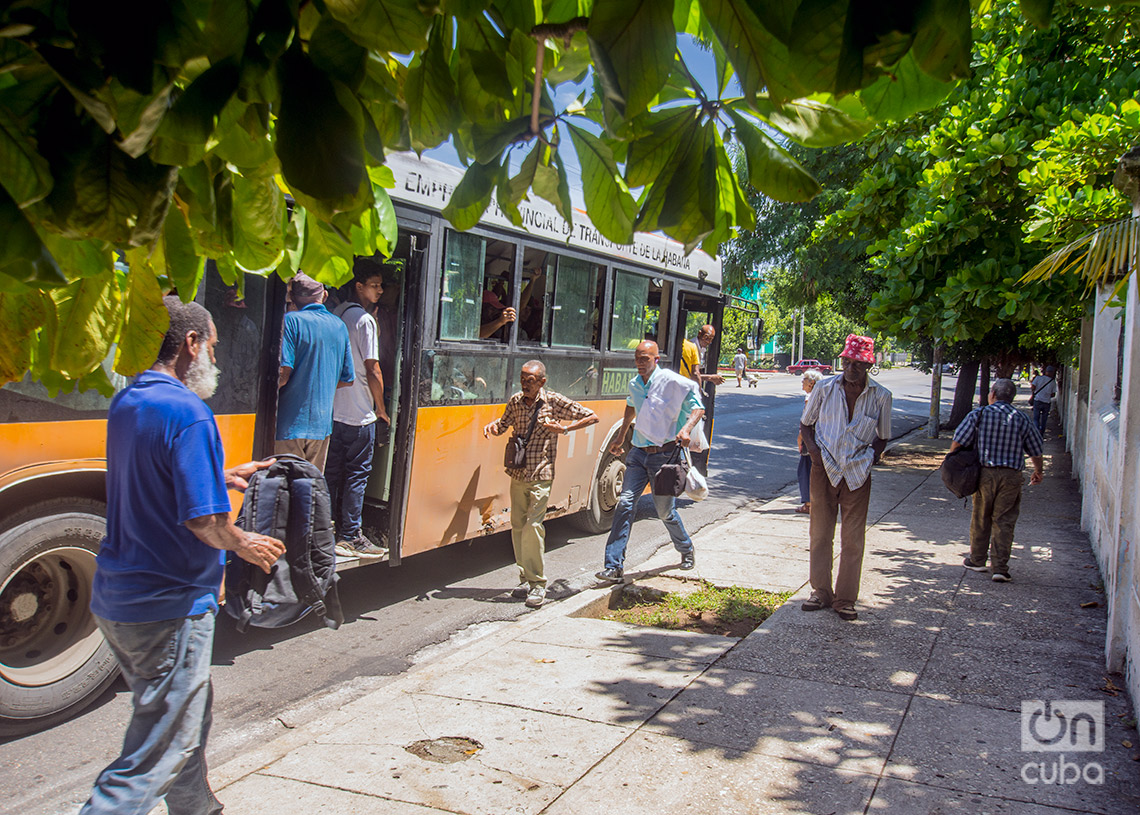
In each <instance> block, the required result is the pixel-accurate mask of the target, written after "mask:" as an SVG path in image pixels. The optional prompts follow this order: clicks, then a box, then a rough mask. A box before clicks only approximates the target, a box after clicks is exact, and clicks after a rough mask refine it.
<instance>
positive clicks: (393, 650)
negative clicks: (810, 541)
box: [0, 368, 953, 815]
mask: <svg viewBox="0 0 1140 815" xmlns="http://www.w3.org/2000/svg"><path fill="white" fill-rule="evenodd" d="M878 380H879V381H880V382H882V383H883V384H885V385H886V386H887V387H889V388H890V389H891V391H892V393H893V394H894V414H893V435H894V436H896V437H898V436H901V435H904V434H905V433H907V432H910V431H911V430H914V429H915V428H918V427H921V426H923V425H924V424H925V423H926V421H927V416H928V413H929V400H930V377H929V376H928V375H925V374H922V373H920V372H917V371H913V370H911V369H909V368H903V369H899V370H894V371H884V372H883V374H882V375H881V376H879V377H878ZM952 389H953V380H952V379H951V380H950V381H949V382H946V381H945V380H944V383H943V411H944V413H945V411H947V410H948V409H949V404H950V399H951V397H952V394H953V390H952ZM802 407H803V394H802V392H801V391H800V380H799V378H798V377H793V376H788V375H785V374H775V375H772V376H771V377H770V378H767V379H764V380H762V381H761V382H760V383H759V385H758V386H757V387H755V388H747V387H745V388H740V389H738V388H737V387H736V385H735V382H730V383H727V384H726V385H725V386H722V387H721V388H720V389H719V391H718V394H717V406H716V427H715V437H714V440H713V451H712V461H711V467H710V469H711V477H710V481H709V487H710V495H709V498H707V499H706V500H705V501H703V502H701V503H699V504H693V503H691V502H688V501H683V502H682V508H681V517H682V520H683V522H684V523H685V525H686V526H687V527H688V529H689V531H690V532H696V531H697V530H698V529H700V528H701V527H704V526H706V525H708V524H710V523H714V522H716V521H719V520H721V519H722V518H724V517H725V516H726V515H728V514H730V513H732V512H733V511H734V510H736V509H738V508H739V507H741V506H743V505H745V504H747V503H750V502H752V501H757V500H760V501H765V500H769V499H771V498H772V497H774V496H776V495H779V494H780V493H782V492H783V491H785V490H786V489H788V488H790V487H792V486H793V485H794V484H795V475H796V465H797V463H798V453H797V451H796V449H795V440H796V429H797V427H798V423H799V415H800V411H801V410H802ZM651 516H652V505H651V502H650V501H649V500H648V498H646V499H643V501H642V504H641V506H640V507H639V513H638V518H639V519H641V520H639V522H638V523H636V524H635V525H634V531H633V535H632V537H631V541H630V548H629V551H628V554H627V567H630V568H633V567H636V566H637V564H639V563H641V562H643V561H644V560H646V559H647V558H648V557H649V556H650V555H651V554H652V553H653V552H654V551H656V550H657V549H658V548H659V547H660V546H662V545H668V536H667V534H666V532H665V528H664V527H663V526H662V525H661V524H660V523H659V522H658V521H657V520H656V519H655V518H653V517H651ZM604 543H605V535H586V534H583V533H582V532H580V531H578V530H577V528H576V527H575V525H574V523H573V522H572V521H571V520H570V519H558V520H554V521H551V522H549V523H548V524H547V569H546V571H547V576H548V578H550V579H551V581H552V583H551V587H550V596H551V600H552V601H555V602H556V601H557V598H558V597H564V596H566V595H567V594H569V593H572V592H575V591H578V590H581V589H582V588H583V587H585V586H588V585H591V584H592V583H593V573H594V572H595V571H597V570H598V569H599V568H601V560H602V550H603V547H604ZM805 545H806V526H805ZM697 557H698V558H699V557H700V552H699V551H698V552H697ZM516 576H517V575H516V571H515V568H514V566H513V558H512V555H511V544H510V537H509V535H507V534H498V535H494V536H491V537H487V538H482V539H479V540H476V541H473V542H471V543H466V544H458V545H453V546H450V547H447V548H445V549H442V550H437V551H435V552H429V553H425V554H422V555H418V556H416V557H413V558H409V559H408V560H406V561H405V562H404V564H403V565H401V566H399V567H397V568H388V567H386V566H383V565H377V566H371V567H367V568H358V569H355V570H352V571H349V572H346V573H345V574H344V575H343V576H342V581H341V589H340V593H341V599H342V602H343V604H344V608H345V613H346V623H345V625H344V626H342V627H341V628H340V630H338V631H329V630H327V629H325V628H323V627H321V626H320V624H319V623H317V622H315V621H310V620H304V621H302V622H301V623H299V624H297V625H296V626H294V627H292V628H288V629H283V630H279V631H254V632H252V633H247V634H238V633H236V632H235V631H234V629H233V626H232V625H231V624H230V621H229V619H228V618H227V617H225V616H224V615H223V616H221V617H220V618H219V625H218V632H217V637H216V641H215V649H214V669H213V677H214V687H215V701H214V727H213V731H212V734H211V736H210V758H211V761H213V762H220V761H225V760H228V759H230V758H232V757H234V756H236V755H238V754H240V753H241V752H243V751H244V750H245V749H247V748H248V747H249V746H251V745H252V744H255V743H257V742H259V741H262V740H265V739H268V738H272V737H274V736H276V735H278V734H279V733H280V732H282V729H283V728H288V727H295V726H296V725H297V724H299V723H301V722H303V721H305V720H307V719H309V718H311V717H313V716H315V715H318V714H319V713H321V712H323V711H325V710H327V709H330V708H335V707H338V706H340V705H342V704H344V703H346V702H348V701H350V700H352V699H354V698H356V697H358V696H361V695H363V694H365V693H367V692H369V691H371V690H373V689H375V688H377V687H379V686H381V685H383V684H384V683H386V682H389V681H391V680H392V679H393V678H394V677H396V676H398V675H400V674H401V673H402V672H403V671H405V670H406V669H407V668H408V667H409V666H410V665H412V664H413V663H414V662H416V661H420V660H423V659H429V658H431V656H432V655H433V654H438V653H440V652H441V651H446V650H447V649H449V648H452V647H455V645H457V644H458V643H461V642H463V641H466V640H468V639H470V638H471V637H473V636H477V635H478V634H479V633H480V632H481V630H482V628H483V627H485V626H491V625H506V624H509V621H510V620H512V619H514V618H515V617H517V616H518V615H520V614H523V613H526V609H525V608H524V607H523V605H522V603H521V602H520V601H518V600H512V599H511V598H510V596H509V593H508V592H509V590H510V589H511V588H513V587H514V585H515V580H516ZM805 577H806V576H805ZM129 715H130V698H129V695H128V694H127V692H126V689H125V686H123V685H122V684H121V683H119V684H117V685H116V686H114V687H113V688H112V690H111V691H109V692H108V693H107V694H105V695H104V697H103V698H101V699H100V700H99V701H98V702H97V703H96V704H95V705H93V706H92V707H90V708H89V709H88V710H87V711H85V712H84V713H82V714H80V715H79V716H77V717H76V718H75V719H73V720H71V721H69V722H66V723H64V724H62V725H59V726H57V727H55V728H53V729H51V730H48V731H45V732H42V733H36V734H32V735H29V736H25V737H23V738H20V739H16V740H12V741H9V742H6V743H0V766H2V767H4V773H3V776H2V777H0V800H4V801H6V802H7V803H6V804H5V809H7V810H8V811H11V812H37V813H44V815H55V813H64V812H74V811H75V809H76V808H77V807H78V805H79V804H80V803H82V801H83V800H84V799H85V798H86V796H87V792H88V790H89V789H90V785H91V782H92V780H93V779H94V778H95V776H96V775H97V774H98V773H99V771H100V770H101V769H102V768H103V767H104V766H105V765H106V764H107V763H108V762H109V761H110V760H111V759H113V758H114V757H115V756H116V754H117V752H118V748H119V746H120V742H121V739H122V735H123V731H124V729H125V726H126V722H127V720H128V718H129Z"/></svg>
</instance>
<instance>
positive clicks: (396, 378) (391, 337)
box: [365, 223, 428, 566]
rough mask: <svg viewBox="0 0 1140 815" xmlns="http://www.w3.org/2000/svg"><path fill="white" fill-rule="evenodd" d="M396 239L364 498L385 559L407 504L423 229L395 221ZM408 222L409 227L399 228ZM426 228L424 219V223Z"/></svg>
mask: <svg viewBox="0 0 1140 815" xmlns="http://www.w3.org/2000/svg"><path fill="white" fill-rule="evenodd" d="M400 226H401V228H400V235H399V239H398V240H397V243H396V249H395V251H394V252H393V253H392V257H391V258H390V259H389V260H387V261H385V267H386V270H387V271H386V273H385V280H384V294H383V295H382V297H381V300H380V304H379V308H378V310H377V329H378V333H379V338H380V345H381V348H380V357H381V359H380V366H381V369H382V371H383V374H384V398H385V401H386V402H387V406H386V407H387V410H388V417H389V418H390V419H391V424H390V425H389V428H388V432H387V433H386V434H385V433H383V432H379V431H378V432H377V437H376V450H375V451H374V454H373V458H372V474H371V476H369V479H368V486H367V488H366V490H365V499H366V501H367V503H368V505H369V507H370V511H371V513H374V515H375V517H376V518H377V524H378V525H379V526H380V527H381V528H382V530H383V531H384V532H385V533H386V537H387V541H388V552H389V555H388V562H389V564H390V565H392V566H396V565H398V564H399V563H400V543H401V540H400V538H401V534H402V531H403V527H404V525H403V515H404V511H405V507H406V503H407V485H408V470H409V468H410V466H411V450H412V440H413V439H414V438H415V415H416V405H415V399H414V397H415V388H414V387H413V386H412V382H413V379H412V375H413V368H414V365H413V364H412V361H413V358H414V354H413V350H414V348H416V347H417V346H418V345H419V344H420V342H421V339H420V338H419V337H417V336H416V332H417V331H418V330H419V321H418V320H417V319H416V313H417V308H418V303H419V300H420V297H419V287H420V285H421V280H422V277H423V275H422V270H423V265H424V257H425V255H426V253H427V247H428V233H427V231H426V229H425V231H422V232H421V231H419V230H418V229H417V228H416V227H418V226H420V225H419V224H414V223H413V224H406V223H401V225H400ZM406 226H410V227H412V228H410V229H409V228H405V227H406ZM424 226H425V227H426V224H425V225H424Z"/></svg>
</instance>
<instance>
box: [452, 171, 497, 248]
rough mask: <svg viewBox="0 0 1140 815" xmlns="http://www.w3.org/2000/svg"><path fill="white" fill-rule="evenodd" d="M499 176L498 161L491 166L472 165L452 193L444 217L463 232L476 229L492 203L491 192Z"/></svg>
mask: <svg viewBox="0 0 1140 815" xmlns="http://www.w3.org/2000/svg"><path fill="white" fill-rule="evenodd" d="M498 176H499V162H498V160H495V161H492V162H491V163H490V164H472V165H471V166H470V167H468V168H467V172H465V173H464V174H463V180H462V181H460V182H459V183H458V184H457V185H456V186H455V190H454V191H453V192H452V193H451V200H449V201H448V202H447V206H445V207H444V208H443V212H442V215H443V217H444V218H446V219H447V220H449V221H451V224H452V226H454V227H455V228H456V229H458V230H459V231H461V232H462V231H465V230H468V229H471V228H472V227H474V226H475V225H476V224H478V223H479V219H480V218H482V217H483V213H484V212H486V211H487V205H488V204H490V203H491V192H492V190H493V189H494V186H495V182H496V181H497V180H498Z"/></svg>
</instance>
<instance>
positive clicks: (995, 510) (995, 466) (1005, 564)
mask: <svg viewBox="0 0 1140 815" xmlns="http://www.w3.org/2000/svg"><path fill="white" fill-rule="evenodd" d="M1016 393H1017V385H1015V384H1014V382H1013V380H1012V379H999V380H997V381H996V382H994V384H993V387H992V388H991V389H990V403H989V404H988V405H986V406H985V407H983V408H977V409H975V410H973V411H971V412H970V414H969V415H968V416H966V418H965V419H963V420H962V423H961V424H960V425H958V429H957V430H955V431H954V441H953V442H951V444H950V452H953V451H955V450H957V449H958V448H959V447H970V446H971V445H972V446H974V447H975V448H976V449H977V451H978V458H979V459H980V460H981V462H982V478H981V482H980V483H979V485H978V491H977V492H976V493H975V494H974V511H973V514H972V516H971V517H970V556H969V557H968V558H966V559H965V560H964V561H962V565H963V566H965V567H966V568H967V569H970V570H971V571H974V572H984V571H985V570H986V556H987V555H989V558H990V570H991V571H992V572H993V581H994V582H995V583H1008V582H1009V554H1010V550H1011V549H1012V548H1013V528H1014V526H1015V525H1016V524H1017V516H1018V515H1020V514H1021V484H1022V475H1021V471H1022V470H1024V469H1025V457H1026V456H1029V457H1030V458H1031V459H1032V461H1033V475H1032V476H1030V478H1029V483H1030V484H1040V483H1041V479H1042V478H1044V476H1045V470H1044V459H1043V458H1042V447H1041V433H1040V431H1038V429H1037V428H1036V427H1035V426H1034V425H1033V423H1032V422H1030V421H1029V419H1027V418H1026V417H1025V414H1024V413H1022V412H1021V411H1020V410H1018V409H1017V408H1015V407H1014V406H1013V404H1012V402H1013V397H1014V395H1016Z"/></svg>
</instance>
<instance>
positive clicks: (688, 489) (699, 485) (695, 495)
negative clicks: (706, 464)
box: [685, 453, 709, 501]
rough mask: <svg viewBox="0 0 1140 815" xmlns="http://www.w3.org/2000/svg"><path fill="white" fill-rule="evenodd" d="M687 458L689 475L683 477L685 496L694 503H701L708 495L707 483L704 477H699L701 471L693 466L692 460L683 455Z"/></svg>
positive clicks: (687, 455)
mask: <svg viewBox="0 0 1140 815" xmlns="http://www.w3.org/2000/svg"><path fill="white" fill-rule="evenodd" d="M685 457H686V458H689V474H688V475H687V476H685V495H687V496H689V498H691V499H693V500H694V501H703V500H705V499H706V498H708V495H709V483H708V481H706V480H705V477H704V476H703V475H701V471H700V470H698V469H697V467H696V465H695V464H693V460H692V458H690V457H689V454H688V453H686V454H685Z"/></svg>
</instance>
